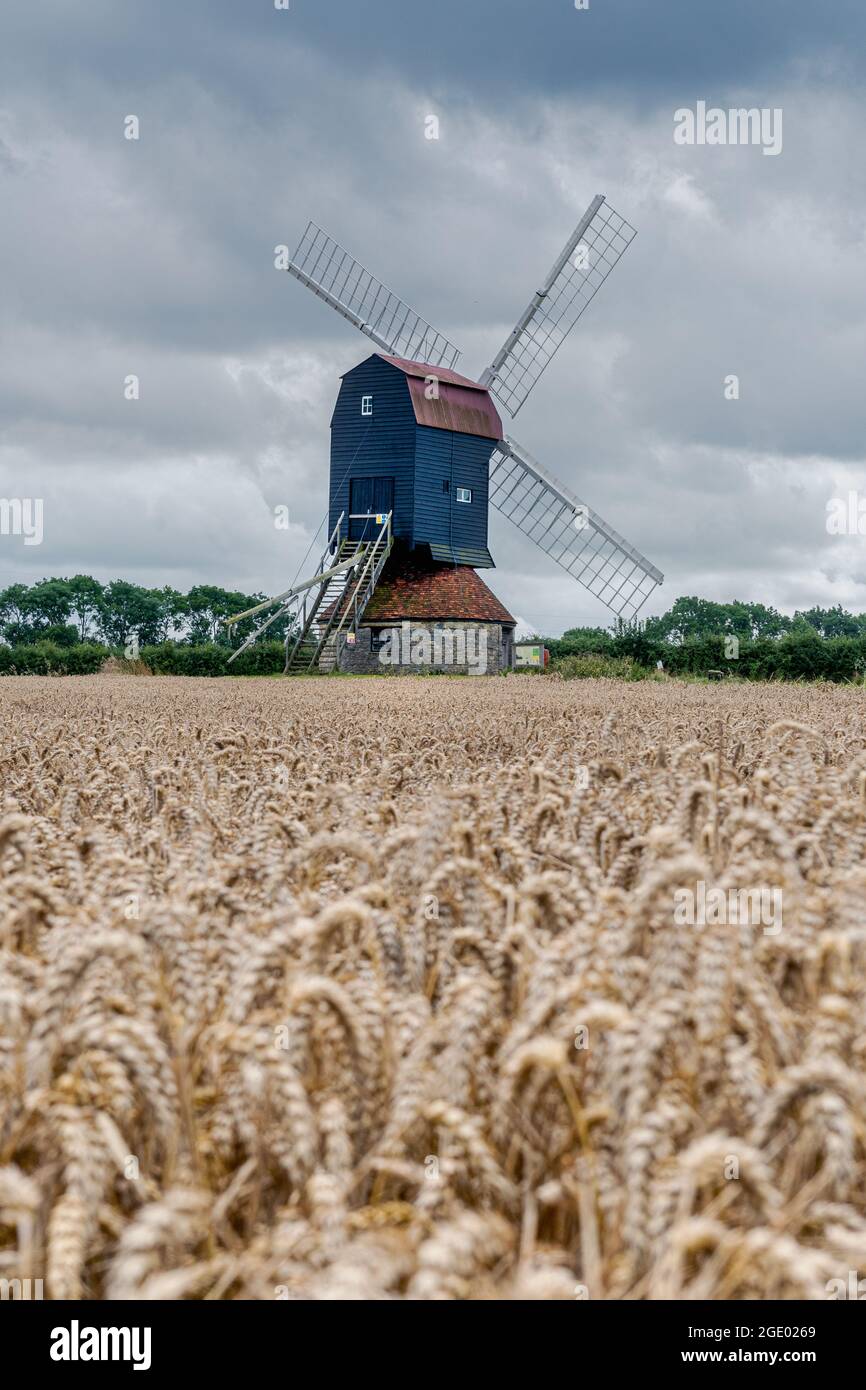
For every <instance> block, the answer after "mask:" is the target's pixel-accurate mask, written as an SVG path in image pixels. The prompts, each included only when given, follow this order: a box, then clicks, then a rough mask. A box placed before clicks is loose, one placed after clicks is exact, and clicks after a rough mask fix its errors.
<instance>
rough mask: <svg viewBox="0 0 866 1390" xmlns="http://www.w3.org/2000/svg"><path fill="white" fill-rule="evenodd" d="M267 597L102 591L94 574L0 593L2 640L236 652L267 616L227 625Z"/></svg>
mask: <svg viewBox="0 0 866 1390" xmlns="http://www.w3.org/2000/svg"><path fill="white" fill-rule="evenodd" d="M266 597H267V595H266V594H242V593H239V592H237V591H235V590H230V589H222V588H220V587H219V586H218V585H216V584H196V585H194V586H193V588H191V589H190V590H189V592H188V593H186V594H182V593H180V592H179V591H178V590H177V589H172V588H171V587H169V586H168V585H166V586H165V587H164V588H162V589H147V588H144V587H142V586H141V585H139V584H130V583H129V582H128V581H127V580H125V579H113V580H112V581H111V582H110V583H109V584H100V582H99V580H97V579H93V578H92V577H91V576H90V575H88V574H76V575H74V576H73V577H72V578H71V579H40V580H39V581H38V582H37V583H35V584H29V585H28V584H10V585H9V587H8V588H7V589H3V590H0V635H2V638H3V641H4V642H5V643H7V644H8V645H9V646H13V647H18V646H32V645H34V644H37V643H38V644H45V643H51V644H52V645H54V646H59V647H72V646H76V645H78V644H81V643H93V644H96V645H99V646H103V647H109V648H119V647H124V648H125V647H126V646H127V645H128V644H129V643H130V642H131V641H132V639H133V638H135V639H136V640H137V642H138V644H139V645H140V646H142V647H144V646H156V645H159V644H161V643H164V642H178V643H182V644H183V645H185V646H202V645H211V644H214V645H216V646H220V647H237V646H239V645H240V643H241V642H243V640H244V639H245V638H246V637H247V636H249V634H250V632H251V631H252V630H253V627H254V626H255V624H256V623H257V622H261V617H259V618H256V619H251V618H245V619H244V620H243V621H242V622H240V623H237V624H235V625H234V626H233V627H231V628H227V627H226V626H225V624H224V621H223V620H224V619H225V618H227V617H230V616H231V615H232V614H233V613H241V612H243V610H244V609H246V608H252V607H253V606H254V605H255V604H257V603H261V601H262V600H263V599H264V598H266ZM261 616H262V617H264V616H266V615H265V614H262V615H261ZM288 622H289V619H287V618H285V617H284V618H281V619H280V620H279V621H278V622H275V623H273V624H272V625H271V627H270V628H268V636H269V637H271V638H275V639H282V638H284V637H285V635H286V631H287V626H288Z"/></svg>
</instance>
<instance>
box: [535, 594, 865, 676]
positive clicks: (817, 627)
mask: <svg viewBox="0 0 866 1390" xmlns="http://www.w3.org/2000/svg"><path fill="white" fill-rule="evenodd" d="M540 640H543V641H544V642H545V645H546V646H547V647H548V648H549V649H550V651H551V653H552V655H553V657H554V658H555V659H559V658H567V657H583V656H587V655H595V656H601V657H608V658H612V659H615V660H620V659H623V660H627V661H631V662H635V663H637V664H638V665H639V666H641V667H643V668H646V669H651V668H653V667H656V666H657V665H658V664H659V663H661V665H662V667H663V668H664V669H665V670H666V671H668V672H671V673H673V674H676V673H680V672H691V673H693V674H705V673H706V672H707V671H708V670H713V669H716V670H721V671H723V672H724V673H725V674H727V675H739V676H745V677H747V678H749V679H755V680H773V679H780V680H815V679H824V680H832V681H862V680H863V678H864V675H866V614H864V613H849V612H848V611H847V610H846V609H844V608H842V607H841V605H838V604H837V605H836V606H835V607H833V608H820V607H815V608H809V609H805V610H802V611H798V612H796V613H795V614H794V616H793V617H790V618H789V617H787V616H786V615H785V614H784V613H779V612H777V610H776V609H775V608H768V607H767V606H766V605H765V604H762V603H741V602H735V603H714V602H713V601H712V600H711V599H702V598H696V597H694V596H690V597H685V598H678V599H677V600H676V602H675V603H674V605H673V607H671V608H670V609H669V610H668V611H667V613H663V614H662V615H661V616H660V617H657V618H645V619H643V620H639V621H635V622H631V623H626V622H622V621H619V622H617V623H615V624H614V625H613V626H612V627H611V628H609V629H608V628H600V627H573V628H569V629H568V630H567V631H566V632H564V633H563V635H562V637H560V638H544V639H540Z"/></svg>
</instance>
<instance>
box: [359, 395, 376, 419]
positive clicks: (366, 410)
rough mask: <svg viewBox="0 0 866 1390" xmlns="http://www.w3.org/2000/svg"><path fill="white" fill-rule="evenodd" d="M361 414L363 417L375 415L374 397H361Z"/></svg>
mask: <svg viewBox="0 0 866 1390" xmlns="http://www.w3.org/2000/svg"><path fill="white" fill-rule="evenodd" d="M361 414H362V415H372V414H373V397H372V396H362V397H361Z"/></svg>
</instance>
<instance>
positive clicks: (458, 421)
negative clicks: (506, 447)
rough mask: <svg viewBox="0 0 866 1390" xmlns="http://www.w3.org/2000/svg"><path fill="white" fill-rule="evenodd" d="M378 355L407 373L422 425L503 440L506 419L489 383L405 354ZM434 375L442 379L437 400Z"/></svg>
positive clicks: (407, 382) (413, 400)
mask: <svg viewBox="0 0 866 1390" xmlns="http://www.w3.org/2000/svg"><path fill="white" fill-rule="evenodd" d="M377 356H379V357H381V358H382V360H383V361H384V362H390V364H391V366H392V367H397V368H398V370H399V371H401V372H404V373H405V375H406V384H407V385H408V387H409V395H410V396H411V398H412V405H413V407H414V409H415V419H416V420H417V421H418V424H419V425H429V426H430V427H431V428H432V429H437V430H454V431H455V433H457V434H477V435H480V436H481V437H482V438H483V439H496V440H500V439H502V437H503V431H502V420H501V419H500V417H499V412H498V410H497V409H496V406H495V405H494V404H493V401H492V399H491V396H490V393H489V392H488V390H487V388H486V387H485V386H479V384H478V382H477V381H470V380H469V377H467V376H461V375H460V373H459V372H453V371H451V370H450V368H448V367H434V366H431V365H430V364H429V363H425V362H410V361H408V360H407V359H406V358H405V357H389V356H388V355H387V353H384V352H380V353H377ZM430 377H435V378H436V381H437V382H438V389H437V397H436V398H435V399H430V398H429V392H428V379H429V378H430Z"/></svg>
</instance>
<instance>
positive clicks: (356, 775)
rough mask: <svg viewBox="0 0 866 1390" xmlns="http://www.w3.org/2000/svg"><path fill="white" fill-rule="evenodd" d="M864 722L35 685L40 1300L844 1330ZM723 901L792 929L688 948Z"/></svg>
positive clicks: (865, 1209)
mask: <svg viewBox="0 0 866 1390" xmlns="http://www.w3.org/2000/svg"><path fill="white" fill-rule="evenodd" d="M860 699H861V696H860V694H859V692H858V691H855V690H851V689H831V688H827V689H820V688H794V687H781V686H750V687H742V686H740V687H720V688H715V687H698V686H678V685H676V684H673V683H671V684H659V685H656V684H650V683H647V684H636V685H622V684H616V683H614V682H608V681H591V682H590V681H586V682H574V683H563V682H559V681H557V680H555V679H553V680H551V679H547V680H541V679H537V678H532V677H525V678H514V679H509V680H503V681H490V682H487V681H480V680H479V681H472V680H462V681H461V680H442V679H428V680H423V679H402V680H394V681H385V680H382V681H372V680H366V681H363V680H362V681H320V680H310V681H293V682H277V681H267V680H263V681H238V682H234V681H213V682H208V681H184V680H179V679H159V680H148V679H141V680H136V681H132V680H129V679H127V678H124V677H120V676H115V675H103V676H101V677H94V678H82V679H68V680H64V681H56V680H46V679H38V678H24V679H15V680H6V681H4V682H2V683H0V733H2V784H0V785H2V804H0V920H2V928H0V1275H2V1277H5V1278H14V1277H21V1278H39V1277H43V1278H44V1279H45V1281H46V1284H47V1291H48V1293H49V1294H50V1296H52V1297H57V1298H64V1297H73V1298H106V1297H108V1298H151V1299H169V1298H171V1299H177V1298H210V1299H214V1298H217V1299H219V1298H228V1299H239V1298H256V1299H273V1298H302V1299H350V1298H364V1299H366V1298H370V1299H394V1298H409V1299H495V1298H505V1299H542V1300H546V1299H573V1298H576V1297H578V1298H580V1297H590V1298H593V1299H599V1298H681V1299H686V1298H689V1299H690V1298H700V1297H710V1298H723V1299H729V1298H730V1299H736V1298H749V1297H762V1298H776V1297H778V1298H801V1297H806V1298H825V1297H827V1288H828V1281H830V1280H833V1279H842V1280H845V1278H846V1276H847V1272H848V1271H849V1270H850V1269H854V1270H864V1267H866V1124H864V1120H866V1082H864V1080H863V1072H862V1068H863V1059H864V1055H866V1007H864V1006H866V913H864V908H863V902H864V889H866V868H864V851H866V724H864V720H863V715H862V712H861V708H860ZM701 881H703V882H704V883H705V884H707V885H711V886H715V887H718V888H720V889H721V890H723V892H725V893H729V892H734V893H741V894H742V893H743V892H746V893H749V892H755V891H757V890H759V889H760V888H762V887H764V888H766V891H767V892H768V893H769V892H774V893H778V895H779V897H778V901H779V903H780V904H781V905H782V915H781V922H780V930H778V931H776V930H775V925H774V927H773V929H772V930H765V927H766V925H767V924H766V923H763V925H762V923H761V921H756V922H744V921H742V920H740V921H733V922H732V921H725V920H715V921H708V922H707V924H706V925H705V926H702V927H701V926H694V927H691V926H687V925H686V926H683V925H678V924H677V922H676V920H675V913H674V903H675V896H676V894H677V893H678V891H679V890H682V889H687V890H689V891H692V890H695V889H696V885H697V884H698V883H700V882H701Z"/></svg>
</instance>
